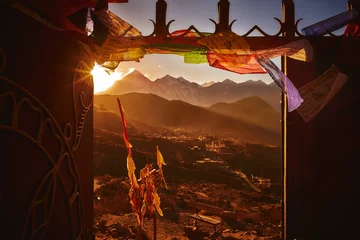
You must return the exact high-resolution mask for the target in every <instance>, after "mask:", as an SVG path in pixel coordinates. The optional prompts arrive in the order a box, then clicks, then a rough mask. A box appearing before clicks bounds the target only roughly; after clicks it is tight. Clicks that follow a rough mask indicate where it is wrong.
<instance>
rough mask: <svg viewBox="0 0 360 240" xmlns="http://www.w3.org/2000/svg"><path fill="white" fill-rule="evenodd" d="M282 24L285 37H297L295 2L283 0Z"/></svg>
mask: <svg viewBox="0 0 360 240" xmlns="http://www.w3.org/2000/svg"><path fill="white" fill-rule="evenodd" d="M282 22H283V24H282V32H283V34H284V36H295V32H296V27H295V5H294V1H293V0H282Z"/></svg>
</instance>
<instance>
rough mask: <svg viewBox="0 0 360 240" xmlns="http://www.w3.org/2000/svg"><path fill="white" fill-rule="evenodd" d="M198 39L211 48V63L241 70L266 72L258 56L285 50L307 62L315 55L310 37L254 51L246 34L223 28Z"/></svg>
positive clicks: (213, 65) (271, 54)
mask: <svg viewBox="0 0 360 240" xmlns="http://www.w3.org/2000/svg"><path fill="white" fill-rule="evenodd" d="M198 43H199V44H201V45H204V46H205V47H207V48H208V49H209V51H208V54H207V59H208V63H209V65H210V66H212V67H216V68H220V69H224V70H228V71H231V72H235V73H239V74H252V73H266V71H265V70H264V69H263V68H262V67H261V66H260V65H259V63H258V61H257V60H256V59H257V58H265V59H266V58H275V57H279V56H282V55H284V54H287V55H288V56H289V57H291V58H293V59H296V60H300V61H305V62H310V61H312V58H313V56H312V54H313V53H312V52H313V50H312V47H311V45H310V44H309V42H308V41H307V40H306V39H302V40H298V41H294V42H291V43H288V44H285V45H283V46H279V47H276V48H272V49H264V50H255V51H252V50H251V49H250V46H249V45H248V43H247V42H246V41H245V39H244V38H243V37H241V36H239V35H237V34H236V33H233V32H231V31H223V32H219V33H216V34H213V35H211V36H208V37H205V38H203V39H201V40H199V41H198Z"/></svg>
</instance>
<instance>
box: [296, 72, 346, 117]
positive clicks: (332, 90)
mask: <svg viewBox="0 0 360 240" xmlns="http://www.w3.org/2000/svg"><path fill="white" fill-rule="evenodd" d="M347 79H348V77H347V76H346V75H345V74H343V73H341V72H340V71H339V70H338V68H337V67H336V66H335V65H333V66H331V68H330V69H328V70H327V71H326V72H324V73H323V74H322V75H321V76H319V77H318V78H316V79H315V80H313V81H312V82H310V83H308V84H307V85H305V86H303V87H301V88H300V89H299V93H300V95H301V96H302V97H303V98H304V103H303V104H302V105H301V106H300V107H299V108H298V109H297V111H298V113H299V114H300V116H301V117H302V118H303V119H304V121H305V122H309V121H311V120H312V119H313V118H314V117H315V116H316V115H317V114H318V113H319V112H320V111H321V110H322V109H323V108H324V107H325V106H326V105H327V104H328V103H329V101H330V100H331V99H332V98H333V97H334V96H335V95H336V94H337V93H338V92H339V91H340V89H341V88H342V87H343V86H344V84H345V83H346V81H347Z"/></svg>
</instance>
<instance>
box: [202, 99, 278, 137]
mask: <svg viewBox="0 0 360 240" xmlns="http://www.w3.org/2000/svg"><path fill="white" fill-rule="evenodd" d="M209 109H210V110H212V111H214V112H216V113H220V114H222V115H225V116H229V117H233V118H236V119H240V120H242V121H244V122H247V123H251V124H254V125H257V126H259V127H263V128H266V129H269V130H272V131H274V132H280V129H281V126H280V113H279V112H277V111H276V110H275V109H274V108H272V107H271V106H270V105H269V104H268V103H267V102H265V101H264V100H263V99H261V98H259V97H247V98H243V99H241V100H239V101H237V102H234V103H216V104H214V105H212V106H210V107H209Z"/></svg>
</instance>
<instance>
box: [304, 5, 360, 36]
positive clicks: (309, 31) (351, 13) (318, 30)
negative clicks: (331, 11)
mask: <svg viewBox="0 0 360 240" xmlns="http://www.w3.org/2000/svg"><path fill="white" fill-rule="evenodd" d="M358 16H359V13H358V11H357V10H356V9H355V8H353V9H351V10H348V11H346V12H343V13H340V14H338V15H336V16H333V17H331V18H328V19H325V20H323V21H320V22H318V23H315V24H313V25H310V26H308V27H306V28H303V29H301V32H302V33H303V34H304V35H305V36H323V35H326V34H327V33H331V32H333V31H336V30H338V29H340V28H342V27H345V26H346V25H347V24H348V23H349V22H350V21H352V20H354V19H356V18H357V17H358Z"/></svg>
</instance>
